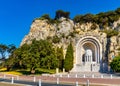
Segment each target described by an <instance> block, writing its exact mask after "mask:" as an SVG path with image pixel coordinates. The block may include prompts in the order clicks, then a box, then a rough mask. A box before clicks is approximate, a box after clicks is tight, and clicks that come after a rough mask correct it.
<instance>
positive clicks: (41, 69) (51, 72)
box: [0, 68, 55, 75]
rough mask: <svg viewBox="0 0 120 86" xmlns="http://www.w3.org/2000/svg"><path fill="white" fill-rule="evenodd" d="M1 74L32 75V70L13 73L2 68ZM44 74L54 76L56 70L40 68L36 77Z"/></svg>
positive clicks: (18, 70) (19, 70)
mask: <svg viewBox="0 0 120 86" xmlns="http://www.w3.org/2000/svg"><path fill="white" fill-rule="evenodd" d="M0 72H1V73H5V74H13V75H31V74H30V70H28V69H14V70H11V71H6V68H1V69H0ZM43 73H47V74H53V73H55V70H52V69H50V70H49V69H43V68H38V69H36V72H35V74H34V75H41V74H43ZM32 75H33V74H32Z"/></svg>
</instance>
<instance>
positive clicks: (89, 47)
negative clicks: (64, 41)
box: [72, 36, 102, 72]
mask: <svg viewBox="0 0 120 86" xmlns="http://www.w3.org/2000/svg"><path fill="white" fill-rule="evenodd" d="M101 65H102V45H101V43H100V41H99V40H98V39H97V38H96V37H93V36H85V37H82V38H81V39H80V40H79V41H78V43H77V45H76V57H75V63H74V68H73V70H72V71H75V72H80V71H82V72H83V71H93V72H99V71H100V70H101Z"/></svg>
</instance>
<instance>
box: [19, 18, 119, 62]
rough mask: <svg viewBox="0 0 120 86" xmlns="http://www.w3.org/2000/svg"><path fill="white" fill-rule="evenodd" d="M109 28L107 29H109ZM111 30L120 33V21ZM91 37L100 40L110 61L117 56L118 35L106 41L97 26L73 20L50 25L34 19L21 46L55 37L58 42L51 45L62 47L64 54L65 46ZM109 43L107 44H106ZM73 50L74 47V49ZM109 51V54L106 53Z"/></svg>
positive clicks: (62, 19)
mask: <svg viewBox="0 0 120 86" xmlns="http://www.w3.org/2000/svg"><path fill="white" fill-rule="evenodd" d="M110 28H111V27H107V29H110ZM112 29H115V30H117V31H120V20H118V21H115V22H114V23H113V26H112ZM86 35H92V36H95V37H96V38H98V39H99V40H100V42H101V43H102V44H103V49H104V51H107V52H106V53H107V54H108V55H106V56H109V58H110V60H111V59H112V58H113V57H114V56H116V55H118V53H119V49H120V33H119V34H118V35H116V36H112V37H111V38H109V39H110V40H109V41H107V39H108V38H107V34H106V33H104V32H103V31H102V30H101V29H100V27H99V25H98V24H93V23H83V24H79V23H74V22H73V20H70V19H66V18H63V17H62V18H60V19H59V23H54V24H51V23H49V22H48V20H47V19H45V20H40V19H36V20H34V22H33V23H32V25H31V28H30V32H29V33H28V35H26V36H25V37H24V38H23V40H22V42H21V45H20V46H22V45H23V44H25V43H27V44H30V43H31V42H32V40H33V39H36V40H40V39H48V38H51V39H52V38H53V37H54V36H57V37H58V38H59V39H60V42H58V43H53V45H54V46H59V47H61V46H63V49H64V52H65V51H66V48H67V45H68V44H69V43H70V42H72V43H73V45H76V44H77V42H78V40H79V39H80V37H82V36H86ZM108 42H109V43H108ZM74 50H75V47H74ZM108 51H109V52H108Z"/></svg>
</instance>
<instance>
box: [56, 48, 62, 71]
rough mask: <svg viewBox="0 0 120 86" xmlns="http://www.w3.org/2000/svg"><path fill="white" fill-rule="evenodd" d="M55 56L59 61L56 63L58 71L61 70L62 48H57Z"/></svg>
mask: <svg viewBox="0 0 120 86" xmlns="http://www.w3.org/2000/svg"><path fill="white" fill-rule="evenodd" d="M56 55H57V59H58V60H59V61H58V64H59V65H58V67H59V69H61V70H62V69H63V59H64V55H63V48H62V47H61V48H59V47H57V50H56Z"/></svg>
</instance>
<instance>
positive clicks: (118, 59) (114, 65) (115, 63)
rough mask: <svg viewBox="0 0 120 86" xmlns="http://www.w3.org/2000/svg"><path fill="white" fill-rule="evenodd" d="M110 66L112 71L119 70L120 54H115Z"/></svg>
mask: <svg viewBox="0 0 120 86" xmlns="http://www.w3.org/2000/svg"><path fill="white" fill-rule="evenodd" d="M110 67H111V69H112V70H113V71H114V72H120V56H117V57H115V58H114V59H113V60H112V62H111V63H110Z"/></svg>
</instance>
